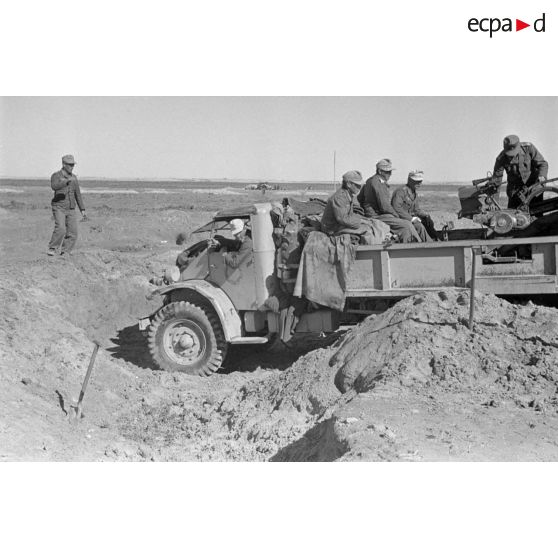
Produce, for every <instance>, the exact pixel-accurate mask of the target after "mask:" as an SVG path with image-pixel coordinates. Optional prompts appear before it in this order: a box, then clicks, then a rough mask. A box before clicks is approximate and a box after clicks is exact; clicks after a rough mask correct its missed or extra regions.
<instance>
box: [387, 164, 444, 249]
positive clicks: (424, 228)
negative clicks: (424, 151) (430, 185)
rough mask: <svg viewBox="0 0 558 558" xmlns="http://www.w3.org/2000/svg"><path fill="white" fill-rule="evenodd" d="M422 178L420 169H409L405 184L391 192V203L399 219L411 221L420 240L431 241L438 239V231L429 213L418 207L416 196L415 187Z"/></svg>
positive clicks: (419, 184)
mask: <svg viewBox="0 0 558 558" xmlns="http://www.w3.org/2000/svg"><path fill="white" fill-rule="evenodd" d="M423 179H424V174H423V172H422V171H411V172H410V173H409V176H408V177H407V184H406V185H405V186H401V188H397V190H395V192H394V193H393V197H392V198H391V205H392V206H393V209H395V211H396V213H397V215H398V216H399V217H400V218H401V219H405V220H406V221H411V223H412V224H413V226H414V227H415V229H416V231H417V233H418V235H419V236H420V239H421V240H422V242H431V241H432V240H438V233H437V231H436V229H435V228H434V221H432V218H431V217H430V215H428V213H426V211H423V210H422V209H421V208H420V206H419V202H418V197H417V188H420V186H421V185H422V181H423Z"/></svg>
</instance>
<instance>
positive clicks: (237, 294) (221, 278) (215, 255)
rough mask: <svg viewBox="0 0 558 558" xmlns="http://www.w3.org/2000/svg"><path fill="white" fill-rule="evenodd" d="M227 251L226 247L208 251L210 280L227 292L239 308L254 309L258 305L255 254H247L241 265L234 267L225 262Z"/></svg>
mask: <svg viewBox="0 0 558 558" xmlns="http://www.w3.org/2000/svg"><path fill="white" fill-rule="evenodd" d="M226 252H227V250H226V248H221V249H220V250H214V249H210V250H209V251H208V258H209V281H210V282H211V283H213V284H214V285H217V286H219V287H221V288H222V289H223V291H225V293H227V295H228V296H229V298H230V299H231V300H232V302H233V304H234V306H235V308H236V309H237V310H254V309H255V308H256V307H257V303H256V296H255V294H256V293H255V288H256V283H255V273H254V254H253V252H252V253H250V254H247V255H246V256H245V257H244V258H243V259H242V260H241V261H240V265H239V266H238V267H237V268H233V267H231V266H229V265H227V264H226V263H225V260H224V258H223V255H224V254H225V253H226Z"/></svg>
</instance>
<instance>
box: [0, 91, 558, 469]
mask: <svg viewBox="0 0 558 558" xmlns="http://www.w3.org/2000/svg"><path fill="white" fill-rule="evenodd" d="M2 105H3V107H4V110H3V123H2V124H3V125H2V129H3V130H5V131H6V137H8V138H9V141H8V142H6V143H5V145H4V151H3V168H4V169H5V172H6V174H7V175H9V176H8V177H4V178H2V181H1V182H2V187H1V196H2V206H1V211H2V235H1V236H2V250H3V265H2V275H3V280H2V298H3V307H4V312H3V316H2V351H3V358H2V381H3V383H4V385H5V387H4V388H3V389H2V390H1V396H0V397H1V398H2V399H3V402H4V404H3V405H2V409H3V412H2V414H3V416H2V421H3V428H2V430H1V434H0V436H1V440H2V443H1V444H0V447H1V448H2V450H1V451H2V453H1V458H2V460H8V461H11V460H24V461H25V460H40V461H43V460H47V461H48V460H53V461H337V460H340V461H425V460H426V461H529V460H535V461H538V460H543V461H546V460H556V459H557V458H558V441H557V436H556V433H557V429H558V416H557V413H556V411H557V410H558V397H557V391H556V390H557V387H558V383H557V382H558V376H557V375H556V374H557V373H558V368H557V367H556V363H557V362H558V345H557V342H556V340H557V332H558V330H557V328H558V325H557V324H558V308H557V307H556V306H557V305H556V303H557V301H558V296H557V295H558V291H557V289H558V287H557V254H558V170H554V171H553V169H557V166H556V162H555V161H554V160H555V159H556V157H557V156H558V137H557V136H556V133H555V132H556V130H557V129H558V98H557V97H542V98H533V97H507V98H505V97H493V98H489V97H425V98H419V97H354V98H343V97H325V98H318V97H236V98H227V97H191V98H183V97H150V98H120V97H104V98H102V97H93V98H64V97H56V98H4V99H3V100H2ZM510 115H511V116H510ZM38 120H41V121H42V122H43V126H42V127H41V128H40V129H37V128H36V122H37V121H38ZM371 129H373V130H374V134H373V136H370V134H369V130H371ZM217 130H218V133H217ZM22 153H25V154H26V157H25V159H22V157H21V155H22ZM31 153H32V154H34V156H32V157H30V156H29V154H31ZM53 171H54V172H53ZM553 173H554V174H553Z"/></svg>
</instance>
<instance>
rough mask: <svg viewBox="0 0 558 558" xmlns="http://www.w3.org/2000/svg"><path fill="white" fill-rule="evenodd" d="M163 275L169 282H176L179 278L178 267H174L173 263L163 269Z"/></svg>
mask: <svg viewBox="0 0 558 558" xmlns="http://www.w3.org/2000/svg"><path fill="white" fill-rule="evenodd" d="M163 277H164V278H165V281H166V282H167V283H169V284H170V283H176V282H177V281H179V280H180V269H178V267H176V266H175V265H174V266H173V267H170V268H169V269H165V274H164V275H163Z"/></svg>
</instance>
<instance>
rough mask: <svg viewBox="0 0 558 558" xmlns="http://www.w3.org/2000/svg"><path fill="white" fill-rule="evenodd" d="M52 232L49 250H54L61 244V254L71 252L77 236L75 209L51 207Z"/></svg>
mask: <svg viewBox="0 0 558 558" xmlns="http://www.w3.org/2000/svg"><path fill="white" fill-rule="evenodd" d="M52 215H53V216H54V231H53V232H52V237H51V239H50V242H49V243H48V247H49V249H52V250H56V249H57V248H58V247H59V246H60V245H61V244H62V252H71V251H72V249H73V248H74V246H75V243H76V240H77V236H78V225H77V217H76V210H75V209H66V208H64V207H58V206H55V205H53V206H52Z"/></svg>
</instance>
